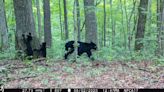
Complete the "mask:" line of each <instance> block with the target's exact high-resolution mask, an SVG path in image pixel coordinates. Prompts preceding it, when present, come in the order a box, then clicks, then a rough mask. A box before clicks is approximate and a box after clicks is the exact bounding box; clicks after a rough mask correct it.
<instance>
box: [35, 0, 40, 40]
mask: <svg viewBox="0 0 164 92" xmlns="http://www.w3.org/2000/svg"><path fill="white" fill-rule="evenodd" d="M36 8H37V18H38V34H39V39H41V15H40V1H39V0H36Z"/></svg>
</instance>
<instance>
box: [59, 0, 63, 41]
mask: <svg viewBox="0 0 164 92" xmlns="http://www.w3.org/2000/svg"><path fill="white" fill-rule="evenodd" d="M60 1H61V0H59V19H60V30H61V40H63V26H62V18H61V17H62V14H61V12H62V10H61V3H60Z"/></svg>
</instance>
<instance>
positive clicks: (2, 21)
mask: <svg viewBox="0 0 164 92" xmlns="http://www.w3.org/2000/svg"><path fill="white" fill-rule="evenodd" d="M0 32H1V33H0V34H1V49H2V50H5V49H7V48H8V43H9V42H8V29H7V21H6V14H5V3H4V0H0Z"/></svg>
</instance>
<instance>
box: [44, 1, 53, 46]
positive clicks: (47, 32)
mask: <svg viewBox="0 0 164 92" xmlns="http://www.w3.org/2000/svg"><path fill="white" fill-rule="evenodd" d="M43 8H44V9H43V10H44V41H45V42H46V47H51V44H52V34H51V13H50V0H43Z"/></svg>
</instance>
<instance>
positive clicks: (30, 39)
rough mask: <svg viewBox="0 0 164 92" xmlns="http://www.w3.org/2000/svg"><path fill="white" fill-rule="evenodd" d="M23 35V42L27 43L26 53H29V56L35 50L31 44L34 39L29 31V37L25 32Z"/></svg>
mask: <svg viewBox="0 0 164 92" xmlns="http://www.w3.org/2000/svg"><path fill="white" fill-rule="evenodd" d="M22 37H23V42H24V44H25V45H26V54H27V56H33V50H32V46H31V41H32V36H31V33H29V34H28V35H27V38H26V37H25V35H24V34H22Z"/></svg>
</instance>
